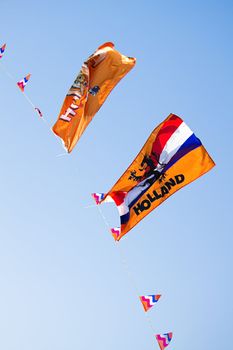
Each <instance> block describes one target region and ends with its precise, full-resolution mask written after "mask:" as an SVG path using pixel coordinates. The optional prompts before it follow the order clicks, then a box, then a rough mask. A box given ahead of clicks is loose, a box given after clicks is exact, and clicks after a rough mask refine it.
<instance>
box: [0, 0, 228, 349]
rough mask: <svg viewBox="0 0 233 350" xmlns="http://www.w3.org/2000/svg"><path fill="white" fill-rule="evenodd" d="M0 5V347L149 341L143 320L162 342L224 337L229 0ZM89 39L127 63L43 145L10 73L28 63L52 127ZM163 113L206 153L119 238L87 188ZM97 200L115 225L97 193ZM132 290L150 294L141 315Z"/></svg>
mask: <svg viewBox="0 0 233 350" xmlns="http://www.w3.org/2000/svg"><path fill="white" fill-rule="evenodd" d="M0 14H1V19H0V28H1V30H0V46H1V44H3V43H5V42H6V43H7V50H6V52H5V55H4V57H3V59H2V64H3V65H4V67H6V68H7V70H8V71H9V72H10V73H11V74H12V76H13V77H14V78H15V81H14V79H13V80H12V79H9V77H8V76H7V75H6V74H5V72H4V70H3V69H0V89H1V94H0V101H1V113H0V118H1V139H0V143H1V147H0V154H1V172H0V193H1V200H0V208H1V211H0V217H1V225H0V330H1V331H0V349H1V350H32V349H33V350H53V349H54V350H55V349H56V350H74V349H82V350H90V349H95V350H109V349H111V350H119V349H122V350H126V349H134V350H142V349H143V350H145V349H146V350H149V349H159V348H158V345H157V343H156V341H155V339H154V334H156V333H166V332H169V331H173V332H174V338H173V340H172V343H171V344H170V346H169V348H168V349H171V350H174V349H177V350H186V349H189V350H197V349H205V350H219V349H230V348H231V338H230V335H231V334H232V324H233V320H232V311H233V310H232V293H233V290H232V289H233V288H232V262H233V261H232V260H233V259H232V243H233V242H232V197H231V196H232V179H231V173H232V166H231V159H232V146H233V145H232V126H233V125H232V124H233V123H232V118H233V116H232V111H233V99H232V92H233V91H232V90H233V89H232V86H233V79H232V78H233V74H232V62H233V49H232V37H233V21H232V18H233V3H232V1H215V0H211V1H210V0H209V1H200V0H196V1H184V0H183V1H182V0H168V1H157V0H151V1H146V0H145V1H131V0H129V1H123V0H119V1H110V0H108V1H107V0H106V1H101V0H100V1H94V0H90V1H85V2H84V1H75V2H68V1H64V0H60V1H45V0H41V1H26V0H22V1H16V0H0ZM105 41H112V42H114V43H115V46H116V49H118V50H119V51H120V52H122V53H123V54H125V55H128V56H133V57H136V58H137V64H136V66H135V68H134V69H133V70H132V71H131V72H130V73H129V74H128V75H127V76H126V77H125V78H124V79H123V80H122V81H121V82H120V83H119V85H118V86H117V87H116V88H115V90H114V91H113V92H112V93H111V94H110V96H109V97H108V99H107V101H106V102H105V104H104V105H103V106H102V108H101V109H100V111H99V112H98V114H97V115H96V117H95V118H94V119H93V121H92V123H91V124H90V125H89V127H88V129H87V130H86V131H85V133H84V134H83V136H82V138H81V139H80V142H79V143H78V145H77V146H76V148H75V149H74V151H73V152H72V153H71V154H70V155H67V156H61V157H57V155H59V154H61V153H63V149H62V147H61V145H60V144H59V143H58V142H57V139H56V138H55V137H54V135H53V134H52V133H51V132H50V130H49V128H48V126H47V125H46V124H45V123H43V122H42V121H41V120H40V119H39V118H38V116H37V115H36V114H35V113H34V111H33V109H32V108H31V106H30V104H28V102H27V100H26V99H25V98H24V97H23V95H22V93H21V92H20V91H19V89H18V88H17V87H16V85H15V83H16V81H17V80H20V79H21V78H23V77H24V76H25V75H26V74H28V73H31V74H32V76H31V80H30V81H29V83H28V85H27V87H26V93H27V94H28V95H29V97H30V98H31V100H32V101H33V102H34V104H35V105H37V106H38V107H39V108H40V109H41V110H42V111H43V113H44V116H45V118H46V120H47V122H48V124H49V125H50V126H52V125H53V124H54V122H55V121H56V119H57V115H58V113H59V110H60V107H61V104H62V102H63V99H64V96H65V94H66V92H67V90H68V88H69V87H70V85H71V84H72V82H73V80H74V78H75V76H76V74H77V72H78V71H79V69H80V67H81V64H82V62H83V61H84V60H85V59H86V58H87V57H88V56H89V55H90V54H91V53H93V51H94V50H95V49H96V48H97V47H98V46H99V45H101V44H102V43H104V42H105ZM0 68H2V67H0ZM169 113H175V114H177V115H179V116H180V117H182V118H183V119H184V121H185V122H186V123H187V124H188V125H189V126H190V128H191V129H192V130H193V131H194V132H195V134H196V135H197V136H198V137H199V138H200V139H201V140H202V142H203V144H204V146H205V147H206V149H207V150H208V152H209V153H210V155H211V156H212V158H213V159H214V160H215V162H216V167H215V168H214V169H213V170H212V171H210V172H209V173H207V174H206V175H204V176H203V177H201V178H200V179H198V180H197V181H195V182H194V183H192V184H190V185H189V186H187V187H185V188H184V189H183V190H181V191H179V192H178V193H176V194H175V195H174V196H172V197H171V198H169V199H168V200H167V201H166V202H165V203H164V204H163V205H161V206H160V207H159V208H157V209H156V210H155V211H153V212H152V213H151V214H150V215H149V216H147V217H146V218H145V219H144V220H143V221H142V222H141V223H140V224H139V225H137V226H136V227H135V228H134V229H133V230H132V231H130V232H129V233H128V235H127V236H125V237H124V238H123V239H122V240H121V242H120V244H119V247H118V248H119V249H120V251H119V250H118V249H117V247H116V246H115V244H114V240H113V239H112V237H111V235H110V234H109V232H108V231H107V228H106V227H105V225H104V222H103V220H102V217H101V216H100V213H99V211H98V209H97V208H96V207H95V206H92V204H93V201H92V198H91V196H90V194H91V193H92V192H105V191H107V190H109V189H110V188H111V187H112V185H113V184H114V183H115V181H116V180H117V179H118V178H119V176H120V175H121V174H122V173H123V171H124V170H125V169H126V167H127V166H128V165H129V164H130V162H131V161H132V160H133V158H134V157H135V155H136V154H137V153H138V151H139V150H140V148H141V147H142V145H143V144H144V142H145V141H146V139H147V137H148V136H149V134H150V132H151V131H152V130H153V129H154V128H155V126H156V125H158V124H159V123H160V122H161V121H163V120H164V119H165V118H166V117H167V116H168V114H169ZM87 206H91V207H89V208H86V207H87ZM102 210H103V213H104V215H105V217H106V218H107V220H108V222H109V223H110V224H111V225H112V226H117V225H118V224H119V216H118V213H117V209H116V207H115V206H114V205H113V204H109V205H107V204H105V205H103V206H102ZM119 253H121V254H122V255H123V256H124V257H125V259H126V261H127V265H125V264H123V263H122V258H121V256H122V255H121V254H119ZM132 280H133V281H134V282H133V283H132ZM135 286H136V289H135ZM137 291H138V292H139V293H140V294H153V293H155V294H162V297H161V299H160V301H159V302H158V303H157V304H156V306H155V307H154V308H153V309H152V310H151V312H150V317H149V321H150V322H149V323H148V319H147V318H146V317H145V314H144V312H143V309H142V307H141V305H140V302H139V299H138V293H137Z"/></svg>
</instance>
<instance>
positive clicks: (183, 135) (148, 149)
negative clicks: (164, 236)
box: [93, 114, 215, 241]
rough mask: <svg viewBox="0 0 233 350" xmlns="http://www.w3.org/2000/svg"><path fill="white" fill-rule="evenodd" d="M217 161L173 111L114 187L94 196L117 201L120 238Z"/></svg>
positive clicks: (116, 234) (115, 232) (114, 231)
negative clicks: (214, 160)
mask: <svg viewBox="0 0 233 350" xmlns="http://www.w3.org/2000/svg"><path fill="white" fill-rule="evenodd" d="M214 165H215V163H214V162H213V160H212V159H211V157H210V156H209V154H208V153H207V151H206V150H205V148H204V146H203V145H202V143H201V141H200V140H199V139H198V138H197V137H196V136H195V135H194V133H193V132H192V131H191V129H190V128H189V127H188V126H187V125H186V124H185V123H184V121H183V120H182V119H181V118H180V117H178V116H177V115H175V114H170V115H169V116H168V117H167V118H166V119H165V120H164V121H163V122H162V123H161V124H160V125H159V126H157V127H156V128H155V129H154V130H153V132H152V133H151V135H150V136H149V138H148V140H147V141H146V143H145V145H144V146H143V148H142V149H141V151H140V152H139V154H138V155H137V157H136V158H135V159H134V161H133V162H132V164H131V165H130V166H129V167H128V169H127V170H126V171H125V172H124V174H123V175H122V176H121V177H120V179H119V180H118V181H117V182H116V184H115V185H114V186H113V187H112V188H111V190H110V191H109V192H108V193H106V194H104V195H103V194H99V193H95V194H93V197H94V198H95V197H96V198H97V200H96V203H97V204H100V203H102V202H104V201H106V200H108V201H109V197H110V198H111V199H112V200H113V201H114V202H115V204H116V206H117V208H118V211H119V215H120V222H121V226H120V228H119V227H115V228H113V229H111V233H112V235H113V237H114V239H115V240H116V241H119V240H120V239H121V237H123V236H124V235H125V234H126V233H127V232H128V231H129V230H131V229H132V228H133V227H134V226H135V225H136V224H137V223H139V221H141V220H142V219H143V218H144V217H145V216H146V215H148V214H149V213H150V212H151V211H152V210H153V209H155V208H156V207H158V206H159V205H160V204H161V203H162V202H164V201H165V200H166V199H167V198H168V197H170V196H171V195H172V194H174V193H175V192H176V191H178V190H180V189H181V188H182V187H184V186H185V185H187V184H189V183H190V182H192V181H194V180H195V179H197V178H198V177H200V176H201V175H203V174H205V173H206V172H208V171H209V170H210V169H211V168H212V167H213V166H214ZM96 198H95V199H96Z"/></svg>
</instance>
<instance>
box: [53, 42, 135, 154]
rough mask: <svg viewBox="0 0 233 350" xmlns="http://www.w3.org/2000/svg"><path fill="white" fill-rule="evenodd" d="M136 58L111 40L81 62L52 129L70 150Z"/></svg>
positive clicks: (69, 150) (68, 150) (132, 65)
mask: <svg viewBox="0 0 233 350" xmlns="http://www.w3.org/2000/svg"><path fill="white" fill-rule="evenodd" d="M135 63H136V59H135V58H132V57H127V56H124V55H122V54H121V53H120V52H118V51H117V50H115V48H114V44H113V43H111V42H108V43H105V44H103V45H101V46H100V47H99V48H98V49H97V50H96V51H95V52H94V54H93V55H91V56H90V57H89V58H88V59H87V60H86V61H85V62H84V63H83V65H82V68H81V70H80V72H79V74H78V76H77V78H76V79H75V81H74V83H73V85H72V86H71V88H70V90H69V91H68V93H67V95H66V97H65V100H64V102H63V105H62V108H61V111H60V113H59V116H58V119H57V121H56V123H55V124H54V126H53V127H52V130H53V132H54V133H55V134H56V135H57V136H58V137H60V138H61V139H62V141H63V144H64V147H65V149H66V150H67V152H68V153H70V152H71V151H72V150H73V148H74V146H75V145H76V143H77V142H78V140H79V138H80V137H81V135H82V134H83V132H84V130H85V129H86V127H87V126H88V124H89V123H90V122H91V120H92V119H93V117H94V116H95V114H96V113H97V112H98V110H99V109H100V107H101V106H102V104H103V103H104V101H105V100H106V98H107V97H108V95H109V93H110V92H111V91H112V89H113V88H114V87H115V86H116V84H117V83H118V82H119V81H120V80H121V79H122V78H123V77H124V76H125V75H126V74H127V73H128V72H129V71H130V70H131V69H132V68H133V67H134V65H135Z"/></svg>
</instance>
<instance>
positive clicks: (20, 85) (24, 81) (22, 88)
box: [17, 74, 31, 92]
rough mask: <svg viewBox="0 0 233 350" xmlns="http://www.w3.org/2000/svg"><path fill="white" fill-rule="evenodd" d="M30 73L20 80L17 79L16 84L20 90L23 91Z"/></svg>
mask: <svg viewBox="0 0 233 350" xmlns="http://www.w3.org/2000/svg"><path fill="white" fill-rule="evenodd" d="M30 76H31V74H28V75H27V76H26V77H24V78H23V79H22V80H20V81H18V83H17V85H18V87H19V88H20V90H21V91H22V92H24V88H25V86H26V85H27V82H28V80H29V79H30Z"/></svg>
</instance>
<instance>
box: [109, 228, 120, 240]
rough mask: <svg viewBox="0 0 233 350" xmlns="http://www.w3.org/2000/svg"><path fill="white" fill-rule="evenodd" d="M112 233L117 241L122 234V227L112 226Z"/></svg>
mask: <svg viewBox="0 0 233 350" xmlns="http://www.w3.org/2000/svg"><path fill="white" fill-rule="evenodd" d="M111 233H112V235H113V237H114V239H115V241H118V238H119V236H120V234H121V229H120V227H113V228H111Z"/></svg>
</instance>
